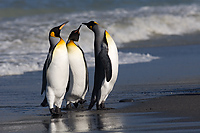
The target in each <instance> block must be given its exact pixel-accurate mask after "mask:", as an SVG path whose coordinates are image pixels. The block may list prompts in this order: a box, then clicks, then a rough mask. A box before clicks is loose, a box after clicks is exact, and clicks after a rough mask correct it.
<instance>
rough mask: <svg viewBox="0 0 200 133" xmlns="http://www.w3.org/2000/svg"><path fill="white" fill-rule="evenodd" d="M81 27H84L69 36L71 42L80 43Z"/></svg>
mask: <svg viewBox="0 0 200 133" xmlns="http://www.w3.org/2000/svg"><path fill="white" fill-rule="evenodd" d="M81 26H82V25H80V26H79V27H78V29H77V30H73V31H72V32H71V34H70V35H69V40H73V41H78V40H79V36H80V32H79V30H80V28H81Z"/></svg>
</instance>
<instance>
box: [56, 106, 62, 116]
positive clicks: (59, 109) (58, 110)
mask: <svg viewBox="0 0 200 133" xmlns="http://www.w3.org/2000/svg"><path fill="white" fill-rule="evenodd" d="M55 112H56V114H61V108H58V107H57V106H56V109H55Z"/></svg>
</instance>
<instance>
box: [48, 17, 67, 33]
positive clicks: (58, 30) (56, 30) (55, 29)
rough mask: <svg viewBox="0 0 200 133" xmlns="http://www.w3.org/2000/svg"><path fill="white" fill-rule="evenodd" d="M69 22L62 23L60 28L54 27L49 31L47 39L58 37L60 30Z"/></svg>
mask: <svg viewBox="0 0 200 133" xmlns="http://www.w3.org/2000/svg"><path fill="white" fill-rule="evenodd" d="M68 22H69V21H66V22H64V23H63V24H61V25H60V26H57V27H54V28H52V29H51V30H50V32H49V37H50V36H51V37H60V31H61V29H62V28H63V27H64V26H65V24H67V23H68Z"/></svg>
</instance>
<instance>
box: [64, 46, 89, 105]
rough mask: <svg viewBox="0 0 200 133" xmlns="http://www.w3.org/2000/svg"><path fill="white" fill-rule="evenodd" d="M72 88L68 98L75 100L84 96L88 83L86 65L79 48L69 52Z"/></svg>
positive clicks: (67, 95)
mask: <svg viewBox="0 0 200 133" xmlns="http://www.w3.org/2000/svg"><path fill="white" fill-rule="evenodd" d="M69 64H70V88H69V91H68V92H67V94H66V100H68V101H71V102H73V101H74V102H75V101H76V100H78V99H80V98H82V96H83V93H84V90H85V85H86V67H85V62H84V58H83V54H82V52H81V51H80V50H79V49H78V48H77V49H74V50H73V52H69Z"/></svg>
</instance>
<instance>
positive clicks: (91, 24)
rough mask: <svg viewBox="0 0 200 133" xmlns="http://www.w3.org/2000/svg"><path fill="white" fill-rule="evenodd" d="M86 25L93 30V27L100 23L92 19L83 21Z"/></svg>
mask: <svg viewBox="0 0 200 133" xmlns="http://www.w3.org/2000/svg"><path fill="white" fill-rule="evenodd" d="M83 24H84V25H86V26H87V27H88V28H89V29H91V30H93V27H94V26H95V25H99V24H98V23H97V22H95V21H90V22H88V23H83Z"/></svg>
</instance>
